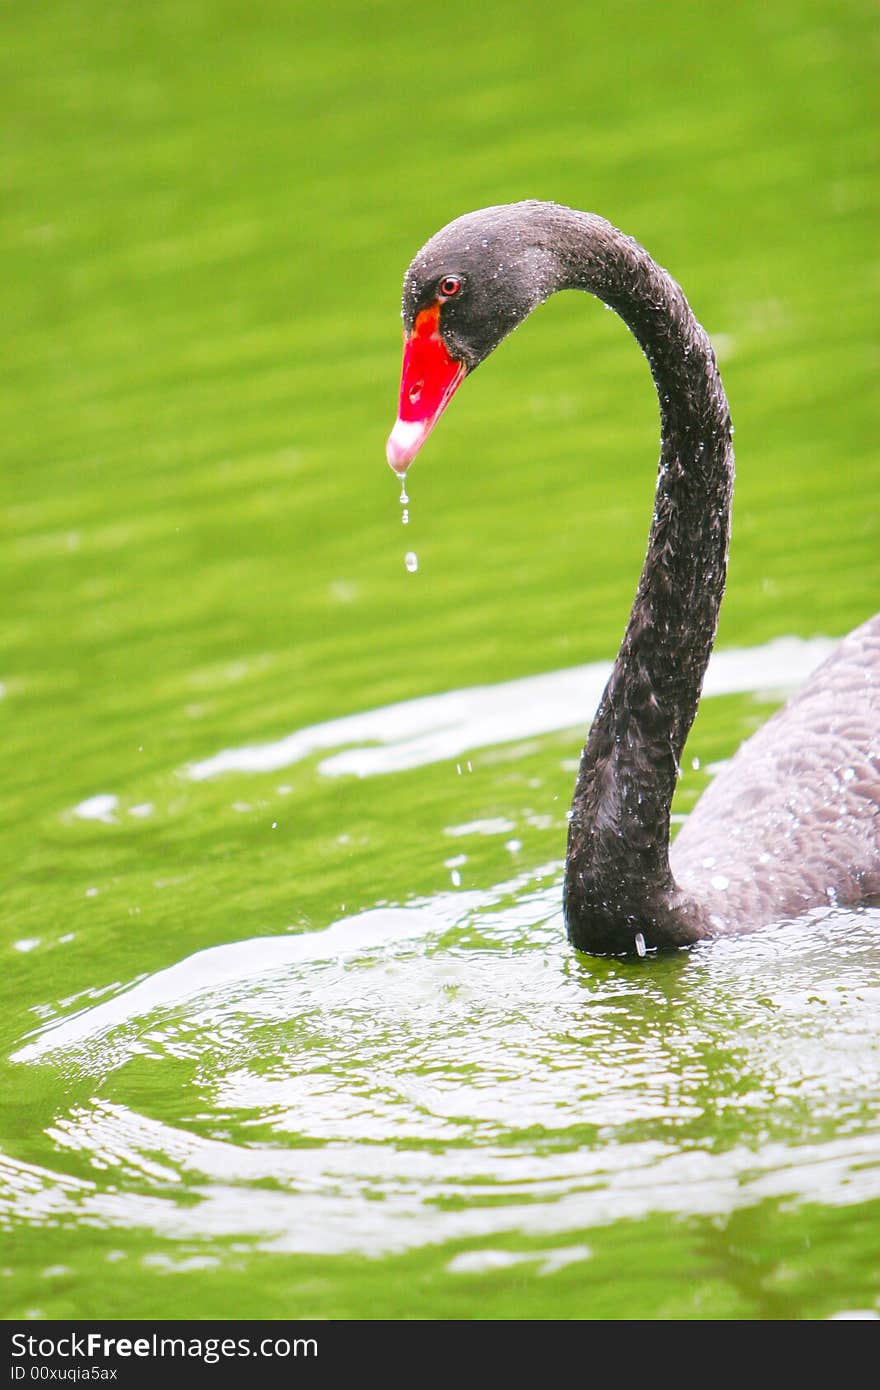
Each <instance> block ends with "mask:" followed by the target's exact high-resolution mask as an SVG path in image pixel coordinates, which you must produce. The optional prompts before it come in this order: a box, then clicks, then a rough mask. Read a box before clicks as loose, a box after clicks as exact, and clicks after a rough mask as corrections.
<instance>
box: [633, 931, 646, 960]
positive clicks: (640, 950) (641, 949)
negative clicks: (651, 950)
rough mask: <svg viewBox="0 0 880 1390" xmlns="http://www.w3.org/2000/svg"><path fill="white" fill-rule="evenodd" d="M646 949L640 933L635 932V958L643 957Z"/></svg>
mask: <svg viewBox="0 0 880 1390" xmlns="http://www.w3.org/2000/svg"><path fill="white" fill-rule="evenodd" d="M647 949H648V948H647V946H646V945H645V938H644V937H643V936H642V933H641V932H640V931H637V932H636V955H637V956H642V957H644V955H645V952H646V951H647Z"/></svg>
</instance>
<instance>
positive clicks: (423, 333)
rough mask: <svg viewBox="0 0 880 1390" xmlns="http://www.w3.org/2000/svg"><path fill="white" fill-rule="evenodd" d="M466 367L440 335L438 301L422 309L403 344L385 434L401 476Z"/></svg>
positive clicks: (388, 450)
mask: <svg viewBox="0 0 880 1390" xmlns="http://www.w3.org/2000/svg"><path fill="white" fill-rule="evenodd" d="M466 372H467V367H466V366H465V364H464V362H456V361H455V359H454V358H453V357H450V356H449V352H448V351H447V348H446V344H445V343H444V341H443V339H442V338H441V336H440V305H439V304H434V305H433V306H432V307H431V308H430V309H423V310H422V312H421V313H420V314H418V315H417V317H416V321H415V323H414V324H413V330H412V332H411V333H410V335H409V337H408V338H407V339H406V340H405V342H404V344H403V370H402V372H401V378H400V405H399V407H398V411H397V420H396V421H395V425H394V429H393V430H392V431H391V433H390V435H389V436H388V443H387V445H386V447H385V453H386V455H387V458H388V462H389V463H390V464H391V467H392V468H393V469H394V471H395V473H399V474H400V476H401V477H403V475H404V473H405V472H406V470H407V469H408V468H409V466H410V464H411V463H412V461H413V459H414V458H415V456H416V454H417V453H418V452H419V449H421V447H422V445H423V444H424V442H425V440H426V439H427V438H428V435H429V434H430V433H431V430H432V429H433V428H434V426H435V425H436V423H437V421H438V420H439V419H440V416H441V415H442V414H443V412H444V410H445V409H446V407H447V405H448V404H449V402H450V401H451V400H452V397H453V396H454V394H455V392H456V390H457V389H458V387H459V386H460V385H461V383H462V381H463V380H464V377H465V373H466Z"/></svg>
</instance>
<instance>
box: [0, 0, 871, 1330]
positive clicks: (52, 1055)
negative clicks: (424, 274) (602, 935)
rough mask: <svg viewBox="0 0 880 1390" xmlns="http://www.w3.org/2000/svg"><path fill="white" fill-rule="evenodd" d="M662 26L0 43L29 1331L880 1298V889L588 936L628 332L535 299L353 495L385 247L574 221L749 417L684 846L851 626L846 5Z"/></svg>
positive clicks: (8, 989)
mask: <svg viewBox="0 0 880 1390" xmlns="http://www.w3.org/2000/svg"><path fill="white" fill-rule="evenodd" d="M637 8H638V11H639V12H638V14H637V15H636V16H634V17H633V20H632V23H631V24H628V25H626V26H621V25H620V23H619V17H618V16H617V14H616V11H613V10H612V9H611V8H610V7H609V9H608V11H607V13H605V12H602V11H601V8H600V9H599V10H598V11H597V10H596V8H595V7H592V8H591V10H590V12H589V14H588V13H587V12H586V11H584V9H583V7H581V6H576V5H573V4H572V5H568V4H563V5H560V6H556V7H554V8H553V10H552V12H549V11H547V12H542V13H540V14H539V13H538V12H537V11H534V12H533V11H532V10H529V9H526V8H523V9H522V11H521V12H518V17H517V22H516V23H513V22H512V21H511V19H510V15H509V11H508V10H507V9H506V10H505V13H504V17H503V22H501V21H500V20H499V21H498V22H493V21H492V19H491V16H490V13H489V11H487V10H486V8H485V7H483V9H482V10H480V11H479V12H477V11H474V10H473V9H472V7H471V8H469V7H467V6H464V5H463V4H459V3H458V2H457V0H452V3H451V7H450V6H449V5H447V7H446V10H445V12H444V13H445V19H444V23H445V25H446V28H447V32H448V33H449V34H454V35H455V39H456V45H455V52H454V54H452V55H450V54H449V52H448V51H446V52H445V53H444V57H443V61H442V62H441V61H439V59H437V58H435V59H434V60H432V61H430V62H426V61H425V55H426V54H433V55H436V54H437V53H438V33H437V16H436V15H435V14H434V12H428V11H425V12H407V14H406V16H405V19H404V18H402V15H401V12H400V10H399V8H398V7H396V6H393V5H390V4H389V5H385V4H379V5H375V6H371V7H369V10H368V11H367V10H364V9H363V8H358V7H357V6H354V5H347V4H343V5H338V6H335V7H334V8H333V11H332V13H331V12H328V13H326V14H324V13H323V12H322V13H320V14H319V13H318V12H317V11H315V10H314V9H313V8H312V7H307V6H301V5H292V6H291V5H280V4H278V5H275V4H272V5H268V6H263V7H261V8H260V10H259V13H251V12H250V11H249V10H247V9H243V8H242V7H239V6H235V5H232V4H229V5H227V4H220V5H212V6H203V5H201V4H199V3H196V0H176V3H175V4H171V3H159V4H156V5H152V6H150V7H149V8H148V9H147V10H141V11H138V13H137V14H134V13H129V12H128V11H124V12H123V11H121V10H119V8H118V7H117V6H115V5H110V4H106V3H103V0H87V3H77V4H73V3H69V4H67V3H60V4H57V5H54V6H52V7H50V8H48V9H47V8H45V7H43V8H39V7H19V8H18V9H16V10H15V11H14V12H12V11H10V12H9V14H8V15H7V16H6V18H5V20H4V43H3V45H2V51H0V64H2V72H0V92H2V97H0V102H2V106H3V110H4V117H5V120H4V154H5V167H6V171H7V175H6V180H5V184H6V193H5V196H4V200H3V208H2V211H0V237H2V244H3V250H4V257H5V264H6V266H7V276H6V284H5V294H4V297H5V304H4V308H5V310H6V315H7V332H6V334H5V335H4V380H5V384H6V386H7V390H6V391H5V393H4V394H3V396H2V398H0V417H2V418H0V424H2V427H3V440H4V456H5V457H4V469H3V483H2V486H3V502H4V514H5V516H6V518H7V531H8V539H7V544H6V545H5V546H4V547H3V548H2V555H0V565H2V567H3V576H2V581H3V594H4V600H5V601H4V603H3V605H2V606H0V682H2V684H0V718H2V720H3V729H4V732H3V739H2V743H0V757H2V759H3V767H2V783H0V785H2V787H3V802H4V804H3V809H2V817H3V828H2V834H3V847H4V852H5V855H4V857H5V859H6V862H7V864H8V866H9V868H8V870H7V875H6V882H5V887H6V892H5V895H4V913H3V918H2V935H0V949H2V950H3V953H4V962H5V969H4V972H3V983H2V985H0V990H2V999H3V1008H2V1011H0V1018H2V1025H0V1043H2V1048H0V1057H2V1060H0V1102H2V1106H0V1114H2V1133H0V1168H2V1173H0V1222H2V1228H3V1255H2V1258H0V1291H2V1292H0V1306H2V1309H3V1313H4V1315H5V1316H7V1317H22V1316H26V1317H85V1316H97V1315H104V1316H111V1317H132V1316H134V1317H138V1316H140V1317H149V1316H172V1317H173V1316H180V1315H181V1314H183V1313H185V1314H187V1315H190V1316H193V1317H212V1316H232V1317H235V1316H240V1315H249V1316H268V1317H290V1316H302V1317H311V1316H317V1317H356V1318H371V1317H382V1316H389V1317H432V1318H447V1317H473V1316H474V1313H475V1311H478V1312H479V1315H480V1316H481V1317H501V1318H506V1317H535V1318H542V1317H564V1318H584V1317H614V1318H621V1317H632V1316H640V1317H677V1318H690V1317H731V1318H736V1317H762V1318H763V1317H767V1318H772V1317H825V1316H832V1315H839V1314H843V1313H846V1312H851V1311H857V1310H862V1311H864V1310H869V1311H877V1310H878V1297H880V1287H878V1283H880V1280H878V1268H880V1261H878V1253H880V1251H878V1247H880V1234H878V1231H880V1227H878V1220H880V1191H878V1186H880V1145H878V1095H880V1079H878V1071H880V1066H878V1043H877V1038H878V1032H880V1030H878V1022H880V1000H878V984H877V981H878V978H880V976H878V969H877V966H878V953H880V922H878V915H877V911H876V910H873V909H865V910H864V911H862V912H857V913H843V912H838V911H828V912H825V913H822V914H816V916H815V917H814V918H812V919H810V920H808V921H804V922H799V923H791V924H788V925H785V926H782V927H781V928H778V929H776V930H768V931H765V932H760V933H757V934H755V935H754V936H751V937H748V938H744V939H741V940H737V941H729V942H724V943H720V944H716V945H713V946H706V947H700V948H699V949H695V950H693V951H691V952H688V953H681V954H677V955H675V956H672V957H669V958H667V959H663V960H657V959H654V960H650V959H649V960H646V961H644V962H639V963H622V962H614V961H597V960H590V959H588V958H585V957H579V956H577V955H575V954H574V953H573V952H571V951H570V950H569V949H568V948H567V946H566V945H565V942H564V937H563V931H562V925H561V921H560V915H559V898H560V882H561V872H562V852H563V845H564V840H565V828H566V819H565V814H566V810H567V807H568V803H569V798H570V794H571V786H572V782H573V776H574V768H575V765H576V759H577V756H578V752H579V748H580V745H581V742H582V739H583V735H584V730H585V728H586V724H587V722H588V720H589V717H590V714H591V712H592V708H593V706H594V703H595V698H596V693H597V690H598V688H599V686H600V685H601V680H602V676H603V673H604V672H605V671H606V670H607V666H608V663H609V662H610V660H611V659H612V658H613V655H614V651H615V648H616V645H617V642H618V641H619V638H620V635H621V633H622V630H623V626H624V622H625V618H626V614H627V611H628V608H629V604H630V602H631V600H632V595H633V592H634V588H635V582H636V576H637V574H638V570H639V567H640V565H641V562H642V559H643V555H644V545H645V536H646V533H647V527H648V521H649V514H650V503H651V492H652V487H653V470H654V463H655V459H656V435H657V421H656V405H655V402H654V400H653V399H652V391H651V384H650V379H649V376H648V373H647V369H646V367H645V364H644V361H643V360H642V358H641V355H640V354H639V352H638V350H637V348H635V346H634V345H633V343H632V342H631V341H630V340H629V338H628V336H627V334H626V332H625V330H623V328H622V327H621V325H620V324H619V323H618V322H617V320H616V319H615V318H614V316H613V315H611V314H606V313H603V312H602V311H601V310H600V308H599V306H597V305H596V304H595V303H593V302H591V301H589V300H587V299H586V298H585V297H583V296H578V295H567V296H560V297H559V298H558V299H556V300H554V301H553V302H551V303H550V304H548V305H547V306H546V307H545V308H544V309H543V310H541V312H540V313H538V314H536V315H535V316H534V317H533V319H532V320H531V321H530V323H529V325H528V327H527V328H526V329H524V331H523V332H522V333H518V334H516V335H515V336H514V338H513V339H511V341H510V342H508V343H506V344H505V345H504V347H503V349H502V350H501V351H500V352H499V353H498V354H497V355H496V357H494V358H493V359H492V361H491V363H488V364H487V365H486V366H485V367H484V368H483V369H482V371H481V372H480V373H479V374H477V375H476V376H475V377H474V379H473V380H472V381H470V382H469V383H468V384H467V385H466V387H465V388H463V390H462V391H461V392H460V393H459V394H458V396H457V398H456V400H455V402H454V404H453V406H452V407H451V409H450V412H449V413H448V417H447V418H446V419H445V420H444V422H443V426H442V428H441V429H440V430H439V431H437V432H436V433H435V435H434V436H432V439H431V441H430V444H429V445H428V446H427V447H426V449H425V451H424V455H423V457H421V458H420V460H419V463H418V465H417V466H416V467H415V468H414V469H413V470H412V473H411V475H410V477H409V478H408V482H407V487H408V492H409V494H410V502H409V513H410V519H409V523H408V526H407V527H406V529H404V528H402V527H401V524H400V521H401V513H400V506H399V502H398V496H397V494H398V486H397V483H396V480H395V479H394V478H393V477H392V476H391V475H390V473H389V472H388V470H387V468H386V466H385V464H384V461H383V443H384V437H385V434H386V433H387V430H388V428H389V426H390V423H391V420H392V418H393V413H394V406H395V400H396V392H397V381H398V370H399V353H400V337H399V321H398V318H397V307H398V303H399V291H400V280H401V276H402V272H403V269H404V268H405V265H406V264H407V262H408V261H409V259H410V256H411V255H412V253H413V251H414V250H415V248H416V247H417V246H418V245H419V244H420V243H421V242H422V241H423V240H424V239H425V237H426V236H427V235H429V234H430V233H431V232H432V231H434V230H435V229H436V227H437V226H439V225H440V224H441V223H442V222H444V221H445V220H447V219H448V218H449V217H451V216H454V215H456V214H458V213H460V212H462V211H464V210H466V209H467V208H468V207H473V206H479V205H483V204H487V203H491V202H496V201H503V200H507V199H514V198H520V197H524V196H537V197H547V198H555V199H558V200H560V201H563V202H568V203H571V204H573V205H575V206H578V207H586V208H591V209H593V210H595V211H597V212H600V213H603V214H604V215H606V216H609V217H611V218H612V219H613V220H614V221H616V222H617V223H618V224H620V225H622V226H623V227H624V228H625V229H626V230H627V231H629V232H632V233H634V234H635V235H637V236H638V237H639V238H640V239H641V240H643V241H644V242H645V243H646V244H647V245H648V246H649V247H650V248H651V249H652V250H653V251H654V253H655V254H656V255H657V257H658V259H659V260H660V261H661V262H662V263H664V264H665V265H667V266H669V268H670V270H671V271H672V272H673V274H675V275H676V277H677V278H679V279H680V280H681V281H682V283H683V284H684V285H685V287H686V289H687V292H688V294H689V296H690V297H691V300H692V302H693V304H694V307H695V310H696V312H697V314H698V317H699V318H700V319H701V321H702V322H703V323H704V324H705V325H706V327H707V328H708V329H709V331H710V333H711V334H712V336H713V338H714V340H715V342H716V344H717V347H718V353H719V359H720V362H721V366H722V370H723V374H724V379H725V383H726V386H727V388H728V392H729V395H730V398H731V404H732V410H733V416H734V420H735V424H736V429H737V433H736V444H737V460H738V484H737V497H736V507H735V517H734V540H733V547H732V552H731V577H730V586H729V593H728V597H727V599H726V601H725V606H724V610H723V614H722V623H721V629H720V633H719V657H720V662H719V664H718V665H717V666H716V668H715V669H716V671H717V672H720V675H719V676H718V678H717V684H716V685H715V686H714V687H713V686H711V685H710V686H709V687H708V688H709V690H710V692H712V691H714V693H710V694H709V695H708V698H707V699H706V700H705V702H704V704H703V707H702V709H701V712H700V715H699V718H698V721H697V724H696V726H695V728H694V731H693V734H692V736H691V740H690V743H689V745H688V749H687V753H686V757H685V759H684V775H683V779H682V782H681V785H680V788H679V794H678V797H677V801H676V806H675V815H676V817H677V818H678V820H679V822H680V820H681V818H682V817H684V816H686V815H687V813H688V811H689V809H690V807H691V806H692V805H693V803H694V800H695V799H696V797H697V795H698V794H699V792H700V791H701V790H702V788H703V787H704V786H705V785H706V782H707V780H708V779H709V778H710V777H711V776H712V775H713V771H714V769H715V768H717V766H718V765H719V764H721V763H723V761H724V760H725V759H727V758H728V757H730V755H731V754H732V752H733V751H734V749H735V748H736V746H737V745H738V743H739V742H740V741H741V739H742V738H743V737H745V736H747V735H748V733H749V732H750V731H751V730H752V729H753V728H754V727H756V726H757V724H758V723H759V722H760V721H761V720H762V719H763V718H765V717H766V716H767V714H768V713H769V712H770V711H771V710H772V709H773V708H775V707H776V706H777V705H778V703H779V701H780V700H781V699H782V698H783V696H784V693H785V690H786V689H787V688H788V687H789V686H792V685H795V684H797V682H798V681H799V680H800V679H802V678H803V675H804V674H805V672H806V670H807V669H809V667H810V665H811V664H812V663H814V662H815V660H817V659H819V657H820V656H821V654H822V652H824V651H825V650H827V645H828V643H829V642H830V641H831V640H833V638H834V637H836V636H838V635H840V634H841V633H842V632H844V631H846V630H847V629H848V628H849V627H851V626H853V625H854V624H855V623H856V622H858V621H861V620H862V619H863V618H864V617H865V616H867V614H868V613H869V612H871V611H873V610H875V609H876V608H877V607H878V601H880V598H878V596H880V534H878V532H880V525H878V508H877V504H876V499H877V496H878V484H880V468H878V463H877V456H876V439H877V437H878V425H880V421H878V418H877V408H876V394H875V391H874V382H875V380H876V368H877V342H876V312H875V306H874V303H873V301H872V299H871V296H870V294H869V293H868V292H867V290H866V285H867V284H869V283H870V281H871V276H872V275H873V274H874V273H875V271H876V267H877V252H876V235H875V228H876V214H877V209H876V201H877V188H878V186H880V185H878V180H877V178H876V169H875V167H874V161H873V158H872V155H871V150H872V142H871V140H870V136H869V132H870V130H871V123H872V121H873V108H872V106H870V107H869V103H871V102H872V101H873V91H874V86H875V80H874V73H873V70H872V67H871V63H870V60H869V57H868V54H869V53H870V52H871V46H872V43H873V38H874V35H875V30H876V18H875V15H874V12H873V7H869V6H868V5H867V4H862V3H855V0H852V3H849V2H848V3H842V4H840V5H837V6H833V7H831V9H828V7H824V6H823V7H819V6H811V5H805V4H801V3H800V2H798V3H784V4H781V5H777V6H773V7H769V8H768V7H766V6H762V5H758V4H754V5H751V4H746V5H740V6H736V7H733V8H732V10H731V12H730V13H729V14H722V15H713V17H712V23H711V25H707V26H706V27H705V28H703V29H701V28H699V27H698V26H695V25H694V22H693V13H692V11H691V10H690V9H689V8H687V7H684V6H676V5H672V6H671V7H670V6H666V7H664V8H663V9H662V11H661V10H660V9H658V8H657V7H656V6H653V5H648V4H645V5H644V6H641V5H640V6H638V7H637ZM635 33H637V34H638V35H639V42H638V44H635V43H634V42H633V35H634V34H635ZM670 73H675V74H678V77H677V79H676V81H675V83H674V84H670V82H669V74H670ZM410 550H411V551H413V552H414V553H416V554H417V555H418V561H419V565H418V570H417V571H416V572H414V573H407V571H406V569H405V566H404V555H405V554H406V552H408V551H410ZM780 643H781V644H782V645H780ZM737 654H739V655H737ZM725 672H726V673H727V674H726V675H725ZM715 679H716V677H712V680H715Z"/></svg>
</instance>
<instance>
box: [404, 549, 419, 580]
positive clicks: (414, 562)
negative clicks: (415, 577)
mask: <svg viewBox="0 0 880 1390" xmlns="http://www.w3.org/2000/svg"><path fill="white" fill-rule="evenodd" d="M403 563H404V564H405V565H406V567H407V569H408V570H409V572H410V574H415V572H416V570H417V569H418V567H419V557H418V555H417V554H416V552H415V551H414V550H408V551H407V552H406V554H405V555H404V557H403Z"/></svg>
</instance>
